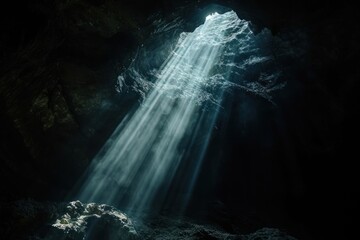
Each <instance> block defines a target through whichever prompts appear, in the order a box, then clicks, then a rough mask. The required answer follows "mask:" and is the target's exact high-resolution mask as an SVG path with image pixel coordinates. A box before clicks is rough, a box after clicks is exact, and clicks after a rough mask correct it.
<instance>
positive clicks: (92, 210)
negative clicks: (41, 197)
mask: <svg viewBox="0 0 360 240" xmlns="http://www.w3.org/2000/svg"><path fill="white" fill-rule="evenodd" d="M63 238H66V239H69V240H81V239H108V240H118V239H123V240H132V239H134V240H135V239H138V236H137V233H136V231H135V228H134V226H133V225H132V222H131V220H130V219H129V218H128V217H127V216H126V215H125V214H123V213H122V212H120V211H119V210H117V209H116V208H114V207H111V206H109V205H105V204H96V203H89V204H83V203H81V202H80V201H74V202H70V203H69V204H68V205H67V206H66V211H65V213H63V214H62V216H61V217H60V218H58V219H57V220H56V222H55V223H54V224H52V228H51V230H50V231H49V233H47V234H46V236H45V238H44V240H45V239H46V240H50V239H51V240H52V239H54V240H55V239H63Z"/></svg>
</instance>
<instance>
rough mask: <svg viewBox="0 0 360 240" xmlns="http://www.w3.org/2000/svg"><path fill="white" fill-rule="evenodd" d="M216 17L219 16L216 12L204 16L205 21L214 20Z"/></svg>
mask: <svg viewBox="0 0 360 240" xmlns="http://www.w3.org/2000/svg"><path fill="white" fill-rule="evenodd" d="M217 15H219V14H218V13H217V12H214V13H211V14H210V15H208V16H206V21H207V20H210V19H212V18H214V17H215V16H217Z"/></svg>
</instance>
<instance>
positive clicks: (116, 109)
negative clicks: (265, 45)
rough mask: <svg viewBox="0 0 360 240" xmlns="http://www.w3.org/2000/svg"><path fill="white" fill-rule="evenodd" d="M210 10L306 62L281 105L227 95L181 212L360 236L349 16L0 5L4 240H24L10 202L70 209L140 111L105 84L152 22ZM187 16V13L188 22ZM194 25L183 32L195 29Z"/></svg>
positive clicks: (250, 7) (116, 4) (274, 7)
mask: <svg viewBox="0 0 360 240" xmlns="http://www.w3.org/2000/svg"><path fill="white" fill-rule="evenodd" d="M210 4H219V5H221V6H224V7H227V8H230V9H232V10H234V11H235V12H236V13H237V14H238V16H239V17H240V18H243V19H246V20H248V21H251V23H252V27H253V29H254V31H255V32H260V31H261V29H263V28H267V29H269V30H270V31H271V34H272V35H273V36H275V37H276V36H278V37H279V38H282V37H284V36H285V37H288V38H289V39H293V41H294V42H295V43H296V44H298V45H297V46H303V49H299V50H298V51H299V52H301V51H304V52H305V53H304V54H303V55H302V56H301V59H299V63H298V64H297V65H296V67H294V68H292V69H291V70H290V75H289V80H288V82H287V85H286V87H285V90H284V91H283V92H280V93H278V94H277V96H276V97H275V99H274V101H275V102H276V105H277V106H276V107H274V106H271V104H269V103H267V102H264V100H262V99H260V98H258V97H249V96H248V95H247V94H246V93H241V91H240V90H239V91H238V92H236V91H234V92H232V93H230V95H231V94H233V95H236V96H239V97H237V99H236V101H235V100H234V98H228V100H227V101H225V103H224V105H226V106H228V107H229V109H230V110H229V111H227V112H224V113H223V115H224V116H222V117H221V119H220V120H219V121H218V123H217V131H214V133H213V137H212V141H211V142H210V145H209V150H208V151H207V153H206V157H205V160H204V164H203V165H204V166H203V168H202V169H201V171H200V174H199V178H198V182H197V183H196V186H195V190H194V194H193V197H192V200H191V202H190V205H189V207H188V210H187V213H186V214H187V215H188V216H189V217H191V218H193V219H201V220H206V221H208V222H210V223H212V224H218V225H221V226H222V227H223V228H224V229H225V230H226V231H229V232H233V231H235V230H234V226H237V229H240V230H241V231H242V232H244V233H247V232H252V231H255V230H256V229H259V228H260V227H263V226H268V227H275V228H279V229H282V230H284V231H285V232H287V233H289V234H290V235H292V236H294V237H296V238H298V239H332V238H334V239H335V238H336V239H348V238H350V237H352V236H354V235H355V234H357V230H356V228H357V223H356V222H357V218H358V215H359V200H360V199H359V193H360V192H359V187H358V182H359V179H358V173H357V167H356V166H357V163H356V162H357V161H356V158H357V157H356V156H357V154H358V151H357V147H358V146H357V145H358V141H357V136H358V132H359V125H358V123H359V117H358V105H357V103H358V102H359V101H358V98H359V95H358V91H357V89H358V85H359V83H358V79H359V67H358V63H359V61H358V56H359V55H358V54H359V45H358V40H359V38H358V37H359V28H358V27H357V26H356V25H357V24H356V22H358V21H357V20H356V19H357V9H356V8H355V7H354V6H352V5H351V4H349V3H347V2H346V1H329V2H327V3H321V2H316V3H315V2H314V1H310V0H303V1H281V0H273V1H265V0H255V1H250V0H243V1H235V0H234V1H232V0H224V1H221V0H218V1H210V0H197V1H195V0H188V1H180V0H168V1H165V0H154V1H146V0H119V1H116V0H56V1H47V0H36V1H29V0H28V1H6V3H2V6H1V8H0V9H1V10H0V11H1V14H0V18H1V26H2V31H1V38H0V53H1V55H0V61H1V65H0V71H1V75H0V77H1V79H0V106H1V108H0V126H1V131H0V132H1V141H0V161H1V162H0V166H1V168H0V181H1V184H0V210H1V217H0V222H1V223H0V224H1V225H0V238H1V239H23V238H24V239H30V238H26V234H29V232H31V227H28V226H27V225H26V224H25V223H24V221H22V219H20V220H19V219H16V218H15V217H13V215H12V212H11V211H12V209H13V204H14V203H15V202H17V201H19V200H23V199H34V200H36V201H39V202H43V201H56V202H61V201H66V200H68V199H67V198H68V194H69V192H70V191H71V190H72V188H73V186H74V185H75V184H76V182H77V181H78V180H79V178H80V176H81V174H82V173H83V172H84V171H85V170H86V168H87V167H88V166H89V164H90V162H91V160H92V159H93V157H94V156H95V154H96V153H97V152H98V151H99V149H100V148H101V146H102V145H103V144H104V142H105V141H106V140H107V139H108V138H109V136H110V135H111V133H112V132H113V130H114V129H115V128H116V126H117V124H118V123H119V122H120V121H121V119H123V118H124V116H125V115H126V113H127V112H128V111H129V110H130V109H131V108H132V106H133V105H134V104H136V102H137V99H138V96H137V95H136V94H128V95H126V96H124V95H121V94H119V93H118V92H116V91H115V87H114V86H115V83H116V79H117V77H118V75H119V73H120V72H121V71H122V70H123V68H124V66H127V65H128V64H129V58H130V54H131V53H132V52H134V51H135V50H136V49H137V47H138V46H141V44H143V43H144V42H145V41H146V39H148V38H149V36H150V33H151V31H152V29H151V26H150V25H149V17H150V16H152V15H154V14H158V16H161V17H162V18H163V19H167V18H169V17H171V14H172V13H174V12H175V11H179V9H180V8H181V7H184V6H186V7H187V8H186V9H192V10H193V11H194V12H195V10H196V9H204V8H205V7H206V6H211V5H210ZM213 6H214V7H213V8H215V9H216V6H218V5H213ZM209 9H211V7H210V8H209ZM190 13H191V12H186V11H185V12H184V13H182V14H184V16H185V18H187V19H190V20H191V19H192V20H194V17H193V16H190ZM194 21H202V19H195V20H194ZM196 24H197V23H191V24H189V25H188V26H185V28H189V29H187V30H188V31H193V29H194V25H196ZM299 32H300V33H301V34H304V35H305V36H306V43H305V42H304V44H302V43H301V41H302V40H303V39H301V38H298V37H297V35H296V34H297V33H299ZM301 34H300V35H299V36H302V35H301ZM296 41H298V42H296ZM299 42H300V43H299ZM292 43H293V42H290V44H292ZM282 64H283V66H284V63H282ZM284 67H286V66H284ZM219 149H220V150H221V151H220V150H219ZM40 218H41V217H40ZM36 219H37V220H38V218H36ZM29 228H30V229H29ZM196 239H197V238H196ZM198 239H214V238H200V237H199V238H198Z"/></svg>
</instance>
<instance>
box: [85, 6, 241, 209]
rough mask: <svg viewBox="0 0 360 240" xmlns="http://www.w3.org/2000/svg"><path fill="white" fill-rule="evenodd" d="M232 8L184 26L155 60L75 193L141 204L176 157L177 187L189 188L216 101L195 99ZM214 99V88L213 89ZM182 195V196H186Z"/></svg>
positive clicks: (163, 183) (156, 192) (162, 184)
mask: <svg viewBox="0 0 360 240" xmlns="http://www.w3.org/2000/svg"><path fill="white" fill-rule="evenodd" d="M237 20H239V19H238V18H237V16H236V14H235V13H234V12H228V13H225V14H213V15H211V16H210V17H207V18H206V21H205V23H204V24H203V25H201V26H199V27H198V28H197V29H195V31H194V32H192V33H188V34H187V36H186V37H185V38H184V39H183V40H182V41H181V42H179V43H178V45H177V47H176V49H175V50H174V51H173V52H172V54H171V56H169V58H168V59H167V61H166V62H165V63H164V65H163V66H162V69H161V71H160V74H159V76H158V80H157V82H156V84H155V86H154V88H153V89H152V90H151V92H150V93H149V94H148V96H147V97H146V98H145V100H144V102H143V104H142V105H141V106H140V107H139V108H138V110H137V111H136V112H134V113H133V115H131V116H127V120H126V121H125V122H124V123H123V124H122V125H121V126H119V128H118V130H116V131H115V132H114V134H113V135H112V137H111V138H110V139H109V141H108V142H107V143H106V145H105V146H104V148H103V150H102V151H101V154H99V155H98V157H97V159H95V160H94V161H93V163H92V165H91V166H90V170H89V171H88V173H87V175H86V178H85V181H84V182H83V185H82V187H81V189H80V192H79V196H78V197H79V199H81V200H83V201H96V202H105V203H110V204H115V205H118V204H121V205H122V207H124V208H125V209H127V210H128V211H136V212H141V211H142V210H144V209H146V208H147V207H149V206H150V205H151V204H152V203H153V202H154V200H156V201H158V202H161V201H162V200H163V198H162V199H161V198H160V197H159V196H163V195H166V192H167V189H168V188H169V186H170V185H171V182H172V180H173V178H174V175H175V174H176V173H177V171H178V169H179V165H180V164H182V161H185V160H186V161H192V163H189V164H188V166H190V167H186V168H184V169H185V170H186V172H185V173H183V174H182V175H183V176H185V179H184V183H186V187H185V191H186V193H185V195H186V194H189V193H191V190H192V187H193V185H194V182H195V180H196V176H197V173H198V171H199V168H200V166H201V161H202V158H203V156H204V152H205V150H206V147H207V145H208V141H209V138H210V135H211V131H212V128H213V126H214V122H215V119H216V115H217V110H218V109H217V108H218V107H213V108H212V109H211V111H209V110H207V111H206V110H204V109H203V106H204V104H199V102H198V101H197V99H198V97H199V95H201V94H202V89H203V88H204V86H206V84H207V81H208V80H209V77H210V76H211V74H212V71H214V66H216V65H217V64H218V62H219V61H220V59H221V56H222V54H223V51H224V44H225V43H226V42H227V41H228V38H229V34H228V32H227V31H228V28H229V25H231V24H236V21H237ZM214 92H216V93H214V96H215V98H216V100H217V101H220V100H221V97H222V91H221V90H218V89H217V90H216V89H215V90H214ZM186 198H187V197H186Z"/></svg>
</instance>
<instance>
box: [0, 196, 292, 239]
mask: <svg viewBox="0 0 360 240" xmlns="http://www.w3.org/2000/svg"><path fill="white" fill-rule="evenodd" d="M1 210H2V213H3V214H2V216H1V217H2V218H4V219H2V220H3V221H1V222H2V223H7V225H1V226H0V234H1V235H0V237H1V239H17V240H22V239H26V240H30V239H31V240H64V239H66V240H83V239H92V240H99V239H101V240H138V239H148V240H152V239H166V240H183V239H187V240H223V239H227V240H255V239H256V240H296V239H295V238H294V237H291V236H289V235H287V234H286V233H284V232H282V231H280V230H279V229H275V228H261V229H259V230H257V231H255V232H253V233H242V232H239V231H231V232H228V231H226V230H224V229H223V228H222V227H220V226H215V225H212V224H204V223H199V222H196V221H194V220H193V219H189V218H184V217H177V216H171V217H169V216H160V215H156V216H142V217H141V219H136V220H137V221H135V222H134V223H133V222H132V221H131V220H130V218H129V217H127V216H126V215H125V214H124V213H122V212H121V211H119V210H118V209H116V208H114V207H112V206H109V205H106V204H96V203H88V204H86V203H82V202H80V201H73V202H69V203H50V202H36V201H34V200H21V201H17V202H15V203H13V204H12V205H11V206H8V207H7V208H6V209H1ZM5 219H6V220H7V221H5ZM240 228H241V226H240ZM135 229H136V230H135Z"/></svg>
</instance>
